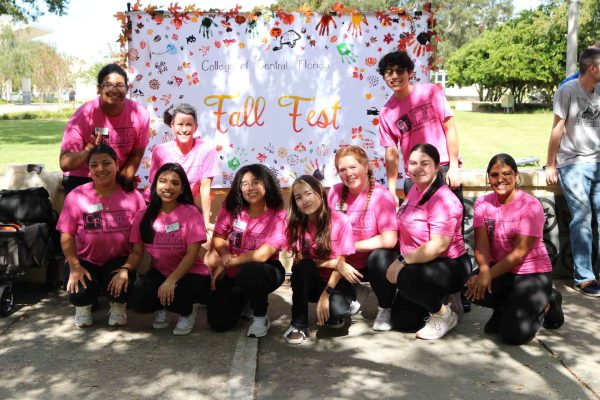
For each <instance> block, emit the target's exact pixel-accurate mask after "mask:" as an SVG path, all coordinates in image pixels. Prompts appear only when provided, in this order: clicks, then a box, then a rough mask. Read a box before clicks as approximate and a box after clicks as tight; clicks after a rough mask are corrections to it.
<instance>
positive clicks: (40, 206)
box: [0, 187, 55, 224]
mask: <svg viewBox="0 0 600 400" xmlns="http://www.w3.org/2000/svg"><path fill="white" fill-rule="evenodd" d="M54 219H55V216H54V211H53V210H52V203H51V202H50V195H49V193H48V191H47V190H46V189H45V188H43V187H35V188H29V189H23V190H0V222H3V223H14V222H18V223H24V224H31V223H36V222H45V223H47V224H52V223H53V222H54Z"/></svg>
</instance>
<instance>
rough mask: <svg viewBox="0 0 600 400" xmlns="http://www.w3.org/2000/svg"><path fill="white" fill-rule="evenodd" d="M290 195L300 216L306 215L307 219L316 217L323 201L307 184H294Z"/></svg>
mask: <svg viewBox="0 0 600 400" xmlns="http://www.w3.org/2000/svg"><path fill="white" fill-rule="evenodd" d="M292 193H293V195H294V202H296V206H297V207H298V209H299V210H300V212H301V213H302V214H305V215H307V216H308V217H309V218H310V217H311V216H316V215H317V213H318V212H319V210H320V209H321V205H322V204H323V199H322V198H321V196H319V194H318V193H317V192H315V191H314V190H313V188H312V187H311V186H310V185H309V184H308V183H305V182H302V181H300V182H298V183H296V184H295V185H294V187H293V188H292Z"/></svg>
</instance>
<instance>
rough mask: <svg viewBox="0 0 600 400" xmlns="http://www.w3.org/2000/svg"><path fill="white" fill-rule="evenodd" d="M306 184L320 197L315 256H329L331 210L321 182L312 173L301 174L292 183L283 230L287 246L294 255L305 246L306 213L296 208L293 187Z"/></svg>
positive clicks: (300, 251) (299, 252) (324, 257)
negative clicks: (286, 221) (286, 223)
mask: <svg viewBox="0 0 600 400" xmlns="http://www.w3.org/2000/svg"><path fill="white" fill-rule="evenodd" d="M302 183H304V184H306V185H308V186H309V187H310V188H311V189H312V190H313V191H314V192H315V194H316V195H317V196H319V198H320V199H321V206H320V207H319V209H318V210H317V211H316V212H317V213H318V215H317V224H316V225H317V236H316V238H315V243H316V256H317V257H319V258H323V259H326V258H329V256H330V255H331V211H330V209H329V205H328V204H327V193H326V192H325V188H323V185H321V182H319V180H318V179H317V178H315V177H314V176H312V175H302V176H300V177H299V178H296V180H295V181H294V183H292V186H291V188H290V189H291V191H290V205H289V207H288V226H287V228H286V230H285V235H286V238H287V243H288V248H289V249H291V251H292V253H293V254H294V257H295V256H297V255H299V254H301V253H302V250H303V249H304V248H305V244H306V238H305V234H306V231H307V230H308V215H306V214H304V213H303V212H302V211H300V209H299V208H298V205H297V204H296V200H295V199H294V187H295V186H296V185H299V184H302Z"/></svg>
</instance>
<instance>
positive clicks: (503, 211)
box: [473, 190, 552, 274]
mask: <svg viewBox="0 0 600 400" xmlns="http://www.w3.org/2000/svg"><path fill="white" fill-rule="evenodd" d="M545 221H546V218H545V216H544V209H543V207H542V205H541V204H540V202H539V201H538V200H537V199H536V198H535V197H533V196H532V195H530V194H528V193H525V192H523V191H520V190H519V191H517V192H516V193H515V197H514V198H513V200H512V201H511V202H510V203H508V204H500V202H499V201H498V198H497V196H496V193H489V194H487V195H485V196H482V197H479V198H478V199H477V201H476V202H475V208H474V210H473V227H474V228H481V227H485V228H486V231H487V232H488V237H489V239H490V256H491V258H492V259H491V260H490V263H491V264H492V265H494V264H495V263H497V262H498V261H500V260H502V259H503V258H504V257H506V255H507V254H508V253H510V252H511V251H512V250H513V244H514V240H515V237H516V236H517V235H521V236H533V237H536V238H537V240H536V242H535V244H534V245H533V247H532V248H531V250H529V252H528V253H527V255H526V256H525V259H524V260H523V262H521V263H520V264H518V265H515V266H514V267H513V268H512V269H511V270H510V272H512V273H513V274H533V273H541V272H550V271H552V263H551V262H550V257H549V256H548V251H547V250H546V246H544V222H545Z"/></svg>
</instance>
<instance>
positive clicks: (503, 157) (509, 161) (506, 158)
mask: <svg viewBox="0 0 600 400" xmlns="http://www.w3.org/2000/svg"><path fill="white" fill-rule="evenodd" d="M496 163H500V164H504V165H508V166H509V167H510V169H512V170H513V172H514V173H515V175H516V174H518V173H519V169H518V168H517V162H516V161H515V159H514V158H512V156H511V155H510V154H506V153H500V154H496V155H495V156H494V157H492V158H491V159H490V162H489V163H488V166H487V169H486V170H485V172H486V173H487V174H488V175H489V174H490V171H491V170H492V167H493V166H494V165H496Z"/></svg>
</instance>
